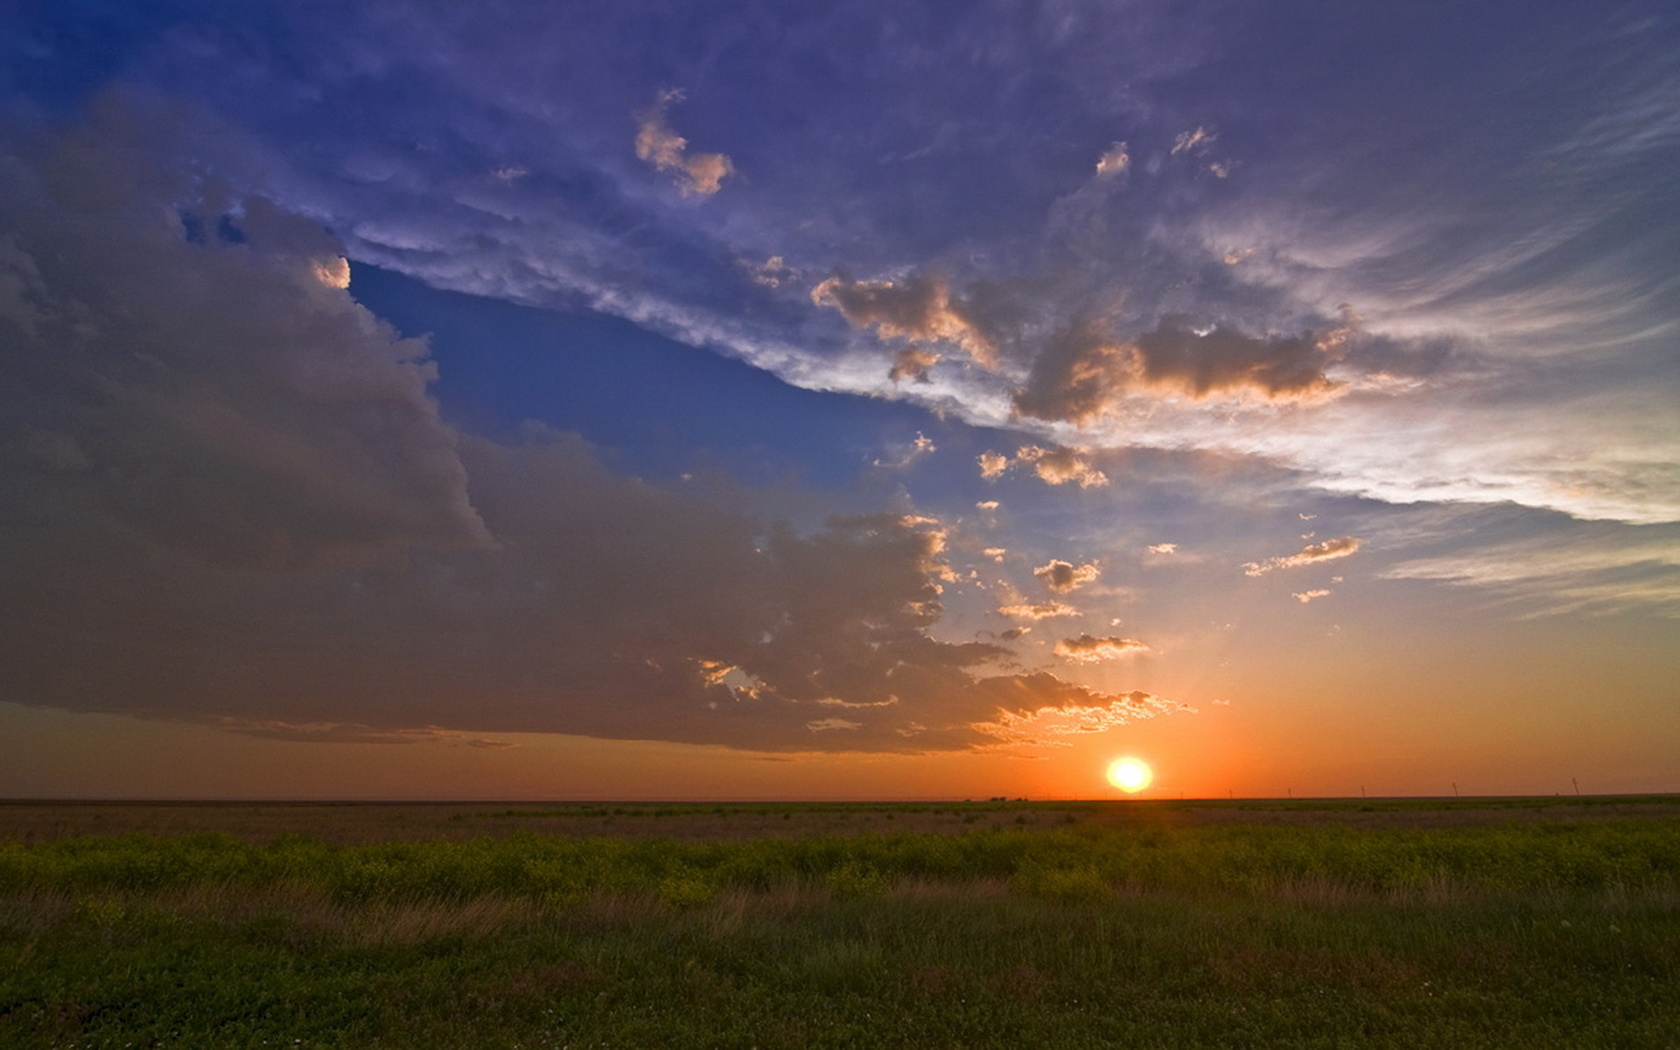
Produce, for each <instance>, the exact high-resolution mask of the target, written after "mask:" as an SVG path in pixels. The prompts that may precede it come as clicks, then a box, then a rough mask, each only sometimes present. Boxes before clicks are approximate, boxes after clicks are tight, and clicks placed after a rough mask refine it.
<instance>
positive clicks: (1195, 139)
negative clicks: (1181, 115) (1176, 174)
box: [1172, 127, 1218, 157]
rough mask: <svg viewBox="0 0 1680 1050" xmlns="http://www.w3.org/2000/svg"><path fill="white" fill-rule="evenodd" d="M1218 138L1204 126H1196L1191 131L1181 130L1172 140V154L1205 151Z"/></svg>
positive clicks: (1179, 154) (1181, 154)
mask: <svg viewBox="0 0 1680 1050" xmlns="http://www.w3.org/2000/svg"><path fill="white" fill-rule="evenodd" d="M1216 138H1218V136H1217V135H1215V134H1214V133H1213V132H1211V131H1209V130H1208V129H1207V128H1204V127H1197V128H1196V129H1194V130H1192V131H1186V132H1182V133H1181V134H1180V135H1179V136H1178V138H1176V139H1174V140H1173V144H1172V155H1173V156H1175V157H1178V156H1183V155H1184V154H1186V153H1205V152H1207V149H1208V147H1210V146H1212V145H1213V141H1214V139H1216Z"/></svg>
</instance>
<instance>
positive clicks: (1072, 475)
mask: <svg viewBox="0 0 1680 1050" xmlns="http://www.w3.org/2000/svg"><path fill="white" fill-rule="evenodd" d="M1015 462H1017V463H1030V464H1032V468H1033V473H1035V474H1037V475H1038V477H1039V480H1040V481H1043V482H1044V483H1045V484H1047V485H1066V484H1068V483H1069V482H1072V483H1073V484H1075V485H1078V486H1079V487H1080V488H1082V489H1091V488H1101V487H1102V486H1104V485H1107V484H1108V475H1107V474H1104V473H1103V472H1102V471H1100V470H1098V469H1097V468H1096V467H1095V466H1094V465H1093V464H1092V463H1091V460H1090V459H1089V458H1088V456H1087V454H1086V453H1085V452H1084V451H1083V450H1080V449H1072V448H1041V447H1039V446H1038V445H1027V446H1024V447H1022V448H1021V449H1019V450H1017V451H1016V453H1015Z"/></svg>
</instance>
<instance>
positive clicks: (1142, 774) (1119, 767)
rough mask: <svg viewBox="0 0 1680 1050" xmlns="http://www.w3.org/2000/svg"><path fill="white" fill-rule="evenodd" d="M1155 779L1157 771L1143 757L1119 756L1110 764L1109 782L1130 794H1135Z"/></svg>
mask: <svg viewBox="0 0 1680 1050" xmlns="http://www.w3.org/2000/svg"><path fill="white" fill-rule="evenodd" d="M1154 779H1155V771H1154V770H1152V769H1150V768H1149V763H1147V762H1145V761H1144V760H1143V759H1141V758H1117V759H1115V760H1114V761H1113V762H1110V763H1109V764H1108V782H1109V783H1110V784H1113V785H1114V786H1115V787H1117V788H1119V789H1120V790H1121V791H1124V792H1125V793H1126V794H1128V795H1135V794H1137V793H1138V792H1139V791H1142V790H1143V789H1144V788H1146V787H1148V786H1149V782H1150V781H1152V780H1154Z"/></svg>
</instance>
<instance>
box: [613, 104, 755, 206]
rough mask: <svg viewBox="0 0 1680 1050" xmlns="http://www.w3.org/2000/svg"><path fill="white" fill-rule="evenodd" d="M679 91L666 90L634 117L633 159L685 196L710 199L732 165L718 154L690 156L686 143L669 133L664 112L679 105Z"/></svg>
mask: <svg viewBox="0 0 1680 1050" xmlns="http://www.w3.org/2000/svg"><path fill="white" fill-rule="evenodd" d="M682 99H683V94H682V92H681V91H666V92H662V93H661V94H660V96H659V101H658V102H656V103H655V104H654V106H653V108H652V109H648V110H644V111H643V112H641V113H639V114H637V122H638V123H637V128H636V156H637V158H638V159H640V160H643V161H646V162H647V163H648V164H651V165H653V167H655V168H657V169H658V170H660V171H663V172H668V173H669V174H671V175H672V177H673V178H675V180H676V183H677V189H678V191H679V192H680V193H682V195H683V196H685V197H690V196H694V195H696V194H698V195H699V196H702V197H710V196H711V195H712V194H714V193H716V192H717V191H718V190H719V189H721V188H722V186H723V180H724V179H725V178H726V177H728V176H729V175H731V174H733V173H734V171H735V165H734V163H733V162H731V161H730V159H729V158H728V157H726V156H724V155H723V154H721V153H690V152H689V150H688V140H687V139H685V138H683V137H682V136H681V135H678V134H677V133H676V132H674V131H672V130H671V126H670V124H669V122H668V121H667V119H666V117H667V110H668V109H669V108H670V107H671V105H672V104H674V103H677V102H681V101H682Z"/></svg>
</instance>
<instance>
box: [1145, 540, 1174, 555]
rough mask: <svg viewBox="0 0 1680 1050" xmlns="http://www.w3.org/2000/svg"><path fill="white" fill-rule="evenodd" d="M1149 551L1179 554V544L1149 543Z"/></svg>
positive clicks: (1152, 552)
mask: <svg viewBox="0 0 1680 1050" xmlns="http://www.w3.org/2000/svg"><path fill="white" fill-rule="evenodd" d="M1149 553H1151V554H1177V553H1178V544H1176V543H1151V544H1150V545H1149Z"/></svg>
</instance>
